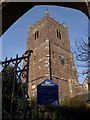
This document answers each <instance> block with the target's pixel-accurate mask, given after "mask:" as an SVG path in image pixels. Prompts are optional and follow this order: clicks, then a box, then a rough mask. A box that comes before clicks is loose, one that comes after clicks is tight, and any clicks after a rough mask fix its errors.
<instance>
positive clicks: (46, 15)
mask: <svg viewBox="0 0 90 120" xmlns="http://www.w3.org/2000/svg"><path fill="white" fill-rule="evenodd" d="M44 16H45V17H48V16H49V13H48V9H46V11H45V15H44Z"/></svg>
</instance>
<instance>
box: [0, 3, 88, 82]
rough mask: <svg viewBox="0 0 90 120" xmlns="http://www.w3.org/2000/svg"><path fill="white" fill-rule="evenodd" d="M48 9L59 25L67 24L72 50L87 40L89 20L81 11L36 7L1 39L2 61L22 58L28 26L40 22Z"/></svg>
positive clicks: (0, 55) (0, 58)
mask: <svg viewBox="0 0 90 120" xmlns="http://www.w3.org/2000/svg"><path fill="white" fill-rule="evenodd" d="M46 9H48V12H49V14H50V16H51V17H53V18H54V19H55V20H58V22H59V23H61V24H63V23H66V24H67V26H68V33H69V38H70V44H71V47H72V48H75V41H76V40H82V39H84V40H87V34H88V18H87V17H86V16H85V14H84V13H82V12H81V11H78V10H75V9H71V8H65V7H59V6H47V5H42V6H35V7H33V8H32V9H30V10H29V11H28V12H27V13H25V14H24V15H23V16H22V17H21V18H20V19H19V20H17V21H16V22H15V23H14V24H13V25H12V26H11V27H10V28H9V29H8V30H7V31H6V32H5V33H4V35H3V36H2V37H1V38H0V60H4V59H5V57H8V59H9V58H10V57H15V55H16V54H19V56H21V55H22V54H23V53H24V51H25V49H26V41H27V34H28V26H29V25H32V24H34V23H36V21H39V20H40V18H42V17H43V16H44V13H45V10H46ZM78 70H80V68H79V69H78ZM84 78H85V76H80V77H79V80H80V82H81V83H82V81H83V80H84Z"/></svg>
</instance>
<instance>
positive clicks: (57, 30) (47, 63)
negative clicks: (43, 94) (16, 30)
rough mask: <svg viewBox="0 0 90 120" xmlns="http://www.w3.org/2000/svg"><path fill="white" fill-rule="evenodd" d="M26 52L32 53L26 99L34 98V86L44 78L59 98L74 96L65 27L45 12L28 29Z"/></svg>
mask: <svg viewBox="0 0 90 120" xmlns="http://www.w3.org/2000/svg"><path fill="white" fill-rule="evenodd" d="M28 49H31V50H33V53H32V55H31V58H30V72H29V83H28V86H29V87H28V94H29V96H36V93H37V92H36V88H37V85H38V84H40V83H41V82H42V81H44V80H46V79H51V80H53V81H54V82H55V83H57V84H58V85H59V98H60V99H63V98H65V97H72V96H74V94H75V89H74V84H75V82H77V80H78V78H77V71H76V69H75V65H74V60H73V59H74V58H73V54H72V53H71V51H70V42H69V36H68V30H67V27H66V26H65V25H62V24H59V23H58V22H57V21H55V20H54V19H53V18H51V17H50V16H49V13H48V11H47V10H46V12H45V15H44V17H43V18H41V19H40V20H39V21H38V22H36V24H34V25H33V26H30V27H29V30H28V38H27V50H28Z"/></svg>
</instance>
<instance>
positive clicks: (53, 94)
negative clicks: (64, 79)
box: [37, 79, 59, 106]
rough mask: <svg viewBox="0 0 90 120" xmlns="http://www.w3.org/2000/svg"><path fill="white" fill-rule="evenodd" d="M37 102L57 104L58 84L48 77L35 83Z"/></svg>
mask: <svg viewBox="0 0 90 120" xmlns="http://www.w3.org/2000/svg"><path fill="white" fill-rule="evenodd" d="M37 103H38V104H45V105H54V106H58V105H59V95H58V85H57V84H56V83H54V82H53V81H52V80H48V79H47V80H45V81H43V82H42V83H40V84H39V85H37Z"/></svg>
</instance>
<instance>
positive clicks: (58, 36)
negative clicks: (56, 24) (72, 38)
mask: <svg viewBox="0 0 90 120" xmlns="http://www.w3.org/2000/svg"><path fill="white" fill-rule="evenodd" d="M57 38H59V39H60V40H61V32H60V30H58V29H57Z"/></svg>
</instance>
